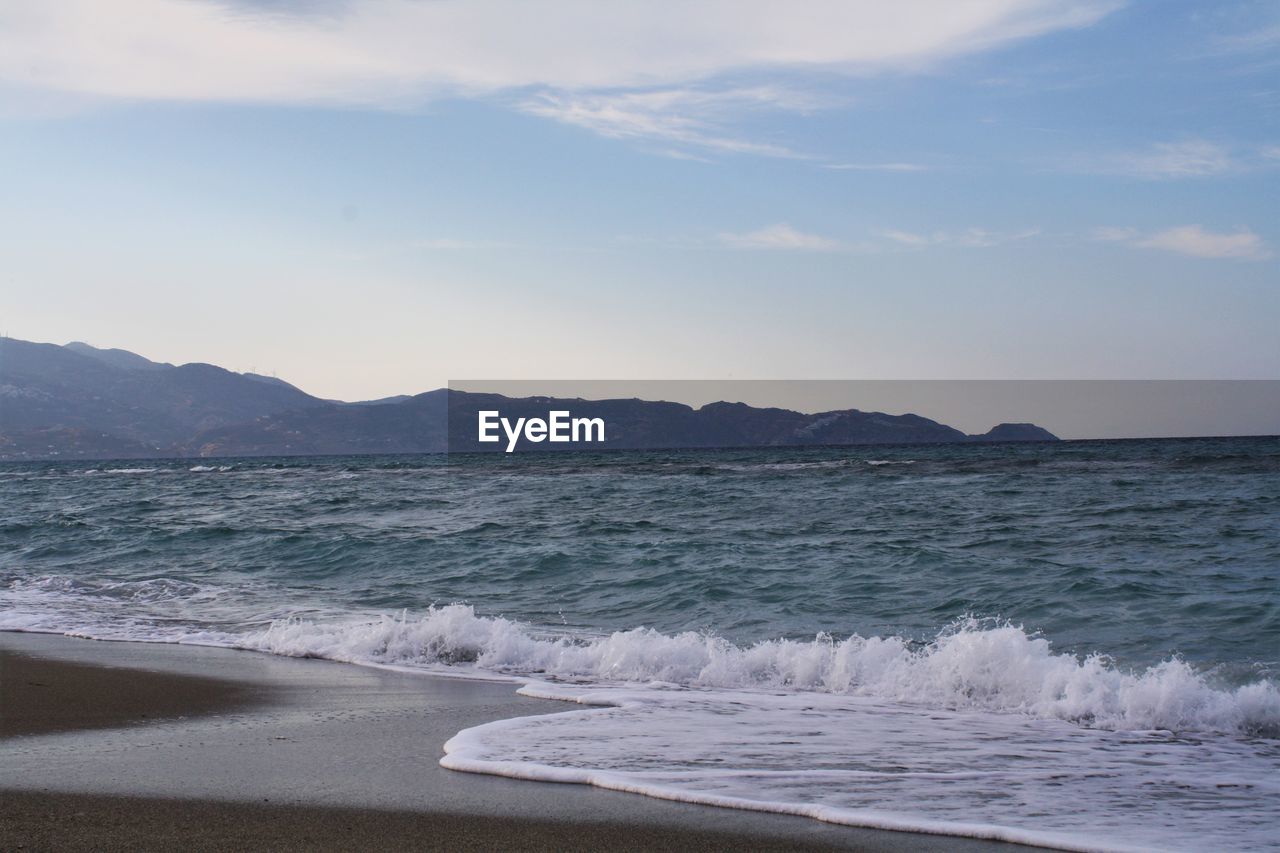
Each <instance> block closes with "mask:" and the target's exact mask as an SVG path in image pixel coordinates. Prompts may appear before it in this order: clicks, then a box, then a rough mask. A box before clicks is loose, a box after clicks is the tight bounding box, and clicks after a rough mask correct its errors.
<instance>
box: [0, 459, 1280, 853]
mask: <svg viewBox="0 0 1280 853" xmlns="http://www.w3.org/2000/svg"><path fill="white" fill-rule="evenodd" d="M0 507H3V511H2V513H0V628H8V629H19V630H40V631H57V632H67V633H73V634H80V635H84V636H90V637H102V638H108V637H109V638H119V639H137V640H162V641H171V642H201V643H213V644H218V645H231V646H238V647H244V648H253V649H260V650H263V651H270V652H275V653H281V654H293V655H316V656H324V657H331V658H334V659H338V660H348V661H353V662H358V663H380V664H394V665H400V666H409V667H415V668H421V669H424V670H440V669H446V668H447V669H449V670H451V671H463V672H473V671H484V672H489V673H494V672H497V673H502V674H507V675H511V676H515V677H519V678H521V679H522V680H526V681H529V682H530V685H529V686H528V687H527V688H526V691H527V692H531V693H534V694H535V695H545V696H549V697H554V698H559V699H567V700H571V701H576V702H582V703H584V704H582V705H580V706H573V708H572V709H570V710H569V711H566V712H563V713H555V714H553V715H551V716H547V717H542V718H533V719H523V720H518V721H511V722H507V723H500V724H494V725H491V726H485V727H480V728H478V729H472V730H469V731H468V732H465V733H462V734H460V735H459V737H457V738H455V739H454V740H453V741H451V742H450V744H449V747H448V749H449V754H448V756H446V759H445V762H446V764H447V765H448V766H453V767H457V768H459V769H471V770H481V771H484V772H498V773H505V774H509V775H516V776H524V777H529V778H555V779H568V780H574V781H588V782H592V783H594V784H600V785H604V786H609V787H615V788H621V789H625V790H635V791H639V792H644V793H650V794H654V795H658V796H666V797H673V798H678V799H689V800H694V801H700V802H713V803H721V804H729V805H739V806H751V807H766V808H772V809H776V810H780V811H791V812H796V813H802V814H810V815H812V816H814V817H819V818H822V819H826V820H834V821H838V822H848V823H858V824H868V825H880V826H901V827H916V828H925V829H932V830H938V831H947V832H956V833H963V834H975V835H988V836H991V837H1004V838H1011V839H1022V840H1031V841H1038V842H1043V843H1054V844H1057V845H1059V846H1065V847H1079V848H1081V849H1093V848H1112V847H1124V846H1132V847H1156V848H1185V849H1205V848H1209V847H1218V848H1257V849H1262V848H1266V847H1267V846H1268V845H1274V844H1275V843H1276V842H1275V840H1274V839H1275V837H1277V827H1280V807H1278V806H1277V802H1278V801H1280V796H1278V795H1280V781H1278V780H1280V739H1278V737H1280V693H1278V692H1277V687H1276V684H1277V674H1276V670H1277V668H1278V667H1280V582H1278V581H1280V440H1275V439H1220V440H1185V441H1148V442H1144V441H1134V442H1095V443H1069V444H1059V445H1042V444H1036V445H1024V446H1019V445H988V446H978V445H975V446H935V447H894V448H844V449H822V450H763V451H717V452H699V451H684V452H666V453H659V452H650V453H610V454H590V455H587V454H574V455H541V456H530V455H523V456H521V455H515V456H506V455H502V456H486V457H458V456H455V457H452V458H451V459H449V460H448V461H447V462H446V461H445V460H444V459H441V458H432V457H382V458H379V457H360V458H333V457H330V458H313V459H255V460H215V461H205V462H203V463H201V464H199V465H196V464H194V463H191V462H183V463H178V462H127V463H126V462H121V463H88V464H86V463H49V464H32V463H24V464H10V465H6V466H0ZM561 707H564V706H556V705H548V710H549V712H550V711H557V710H559V709H560V708H561Z"/></svg>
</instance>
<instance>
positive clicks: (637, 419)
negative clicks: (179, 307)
mask: <svg viewBox="0 0 1280 853" xmlns="http://www.w3.org/2000/svg"><path fill="white" fill-rule="evenodd" d="M482 408H485V409H499V410H501V411H502V412H503V414H504V415H507V416H510V417H511V418H518V417H546V415H547V412H548V411H549V410H552V409H559V410H566V409H568V410H571V411H572V412H573V414H574V416H575V417H578V416H581V417H601V418H603V419H604V420H605V422H606V423H607V424H608V425H609V429H608V432H607V434H606V441H605V442H604V443H603V445H578V446H576V447H577V448H578V449H582V447H584V446H585V447H586V448H587V449H592V448H596V447H603V448H604V449H646V448H648V449H657V448H716V447H805V446H833V445H858V444H917V443H926V444H933V443H962V442H975V441H1055V440H1057V438H1056V436H1054V435H1053V434H1052V433H1050V432H1048V431H1047V430H1045V429H1044V428H1042V427H1039V426H1036V425H1034V424H1025V423H1022V424H1019V423H1004V424H998V425H997V426H995V427H993V428H992V429H991V430H990V431H989V432H987V433H984V434H981V435H972V436H971V435H965V434H964V433H963V432H961V431H960V430H957V429H955V428H953V427H950V426H947V425H946V424H942V423H939V422H937V421H933V420H930V419H929V418H925V417H922V416H920V415H915V414H903V415H890V414H886V413H884V412H864V411H860V410H858V409H841V410H834V411H828V412H818V413H814V414H805V413H802V412H797V411H792V410H790V409H780V408H757V407H754V406H749V405H747V404H745V403H741V402H729V401H718V402H714V403H708V404H706V405H704V406H701V407H699V408H696V409H695V408H693V407H691V406H688V405H685V404H683V403H673V402H668V401H651V400H640V399H637V398H631V399H613V400H582V399H566V398H555V397H520V398H516V397H506V396H503V395H499V394H484V393H473V392H463V391H451V390H449V389H444V388H441V389H436V390H434V391H428V392H425V393H422V394H416V395H412V396H406V395H399V396H394V397H387V398H381V399H378V400H370V401H362V402H354V403H347V402H342V401H333V400H324V399H321V398H319V397H315V396H313V395H310V394H307V393H306V392H304V391H302V390H301V389H299V388H297V387H296V386H294V385H291V384H289V383H288V382H285V381H284V380H281V379H277V378H276V377H272V376H263V375H261V374H256V373H235V372H233V371H230V370H226V369H225V368H222V367H218V366H216V365H212V364H203V363H198V362H196V363H189V364H181V365H172V364H168V363H162V362H155V361H151V360H150V359H147V358H145V357H143V356H141V355H137V354H136V353H132V352H129V351H128V350H122V349H100V348H97V347H92V346H90V345H88V344H84V343H80V342H73V343H71V344H68V345H66V346H58V345H56V344H43V343H33V342H29V341H21V340H17V339H14V338H0V460H17V459H60V458H74V459H95V458H96V459H101V458H171V457H176V458H203V457H211V456H289V455H349V454H371V453H439V452H446V451H448V452H483V451H493V450H497V449H501V448H500V447H495V446H494V445H492V444H482V443H480V442H479V441H478V440H477V430H476V425H477V420H476V418H477V413H478V412H479V411H480V410H481V409H482ZM522 449H533V450H551V449H556V450H559V449H564V448H563V446H561V447H552V446H550V445H530V446H524V447H522Z"/></svg>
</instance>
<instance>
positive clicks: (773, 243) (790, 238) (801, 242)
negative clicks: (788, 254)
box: [718, 222, 846, 252]
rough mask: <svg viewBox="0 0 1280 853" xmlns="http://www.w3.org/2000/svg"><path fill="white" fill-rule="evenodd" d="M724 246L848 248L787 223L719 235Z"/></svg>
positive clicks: (741, 247) (829, 250)
mask: <svg viewBox="0 0 1280 853" xmlns="http://www.w3.org/2000/svg"><path fill="white" fill-rule="evenodd" d="M718 239H719V241H720V243H722V244H723V245H726V246H730V247H732V248H735V249H782V250H792V251H805V252H834V251H838V250H840V249H843V248H846V246H845V244H844V243H841V242H840V241H839V240H832V239H829V238H827V237H820V236H818V235H817V234H806V233H804V232H803V231H797V230H796V229H795V228H792V227H791V226H790V225H788V224H786V223H785V222H779V223H777V224H776V225H769V226H766V227H764V228H761V229H759V230H758V231H750V232H747V233H745V234H732V233H724V234H720V235H719V238H718Z"/></svg>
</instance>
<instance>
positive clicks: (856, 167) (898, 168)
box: [823, 163, 929, 172]
mask: <svg viewBox="0 0 1280 853" xmlns="http://www.w3.org/2000/svg"><path fill="white" fill-rule="evenodd" d="M823 168H826V169H833V170H835V171H837V172H924V171H928V169H929V167H928V166H925V165H924V164H922V163H829V164H827V165H826V166H824V167H823Z"/></svg>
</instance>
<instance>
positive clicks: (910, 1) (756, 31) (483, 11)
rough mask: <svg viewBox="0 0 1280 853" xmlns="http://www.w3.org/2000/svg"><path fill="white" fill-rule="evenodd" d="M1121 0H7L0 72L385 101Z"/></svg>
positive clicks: (155, 91) (146, 88) (648, 77)
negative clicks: (940, 5)
mask: <svg viewBox="0 0 1280 853" xmlns="http://www.w3.org/2000/svg"><path fill="white" fill-rule="evenodd" d="M1119 5H1120V3H1119V0H968V2H965V3H963V4H953V5H951V6H950V7H949V8H948V10H947V13H946V14H938V10H937V4H936V2H935V0H898V2H895V3H882V2H879V0H860V2H850V0H806V2H797V3H792V4H779V3H776V2H772V0H738V2H734V3H724V2H719V1H718V0H650V2H646V3H593V2H582V0H544V2H539V3H529V2H526V0H433V2H429V3H422V2H414V0H362V2H359V3H324V4H296V5H295V4H288V5H284V4H271V5H270V6H263V5H259V4H251V3H244V2H234V3H233V2H227V0H114V2H112V3H111V4H110V5H109V7H107V6H105V4H103V3H102V2H101V0H59V2H49V3H18V2H15V3H6V4H5V5H4V11H3V19H4V25H3V26H2V27H0V82H3V83H5V84H9V85H14V86H22V87H29V88H36V89H44V90H52V91H59V92H75V93H81V94H90V95H98V96H103V97H111V98H127V99H161V100H222V101H257V102H300V101H301V102H338V103H345V104H355V105H361V106H383V105H386V104H387V103H388V102H393V103H397V102H402V101H403V100H404V99H406V98H409V99H420V98H429V97H432V96H435V95H439V94H454V95H458V94H462V95H466V94H475V93H478V92H496V91H501V90H513V89H518V88H523V87H546V88H551V89H556V90H565V91H584V90H601V89H607V88H618V87H622V88H637V87H658V86H671V85H683V84H688V83H690V82H694V81H699V80H707V79H711V78H713V77H715V76H717V75H721V74H724V73H727V72H731V71H733V72H740V71H743V70H746V69H753V68H754V69H764V68H788V67H789V68H814V69H822V70H828V71H835V72H838V73H864V74H865V73H874V72H878V71H886V70H907V71H913V70H919V69H922V68H927V67H930V66H932V65H934V64H936V63H938V62H941V61H944V60H946V59H949V58H952V57H957V56H962V55H965V54H972V53H977V52H981V51H985V50H989V49H992V48H995V47H998V46H1000V45H1003V44H1006V43H1008V42H1012V41H1016V40H1021V39H1026V38H1031V37H1034V36H1038V35H1042V34H1045V33H1049V32H1053V31H1055V30H1062V29H1068V28H1078V27H1084V26H1088V25H1090V24H1093V23H1095V22H1096V21H1098V20H1099V19H1100V18H1102V17H1103V16H1105V15H1106V14H1108V13H1109V12H1110V11H1112V10H1113V9H1115V8H1117V7H1118V6H1119Z"/></svg>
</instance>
